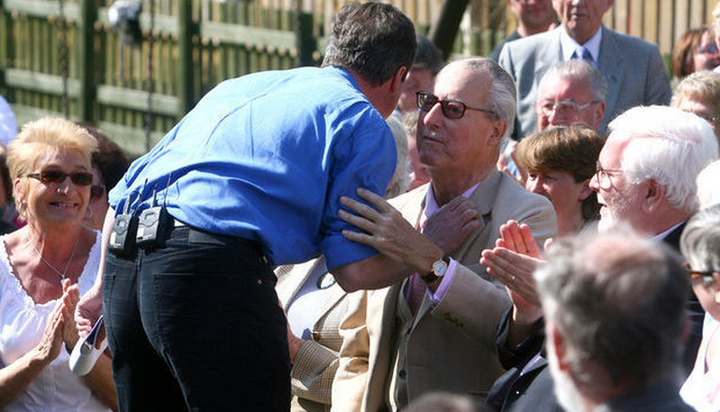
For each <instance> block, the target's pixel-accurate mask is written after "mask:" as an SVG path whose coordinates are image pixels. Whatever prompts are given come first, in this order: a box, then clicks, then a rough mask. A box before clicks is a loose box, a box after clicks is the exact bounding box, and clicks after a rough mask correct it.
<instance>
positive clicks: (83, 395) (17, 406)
mask: <svg viewBox="0 0 720 412" xmlns="http://www.w3.org/2000/svg"><path fill="white" fill-rule="evenodd" d="M100 249H101V237H100V233H99V232H98V233H97V237H96V239H95V244H94V245H93V247H92V249H90V255H89V256H88V260H87V263H85V267H84V268H83V272H82V273H81V274H80V278H79V279H78V287H79V289H80V296H82V295H84V294H85V293H86V292H87V291H88V290H89V289H90V288H91V287H92V286H93V284H94V283H95V277H96V276H97V270H98V265H99V264H100ZM58 280H59V279H58ZM56 303H57V299H55V300H51V301H49V302H47V303H44V304H41V305H38V304H35V302H34V301H33V300H32V298H31V297H30V296H28V294H27V293H26V292H25V289H23V287H22V285H21V284H20V281H19V280H18V278H17V277H15V275H13V271H12V266H10V261H9V259H8V254H7V248H6V245H5V236H2V237H0V367H5V366H6V365H10V364H11V363H13V362H15V361H16V360H18V359H19V358H20V357H21V356H23V355H24V354H26V353H27V352H28V351H30V349H32V348H33V347H35V346H36V345H37V344H38V343H40V341H41V339H42V336H43V332H44V331H45V325H46V323H47V320H48V318H49V317H50V313H51V312H52V310H53V308H54V307H55V304H56ZM69 358H70V355H69V354H68V352H67V350H65V345H63V349H62V350H61V351H60V355H58V357H57V358H56V359H55V360H53V361H52V363H50V364H49V365H48V366H46V367H45V369H43V371H42V372H41V373H40V375H39V376H38V377H37V378H36V379H35V380H33V381H32V382H31V383H30V385H28V386H27V388H25V390H24V391H23V392H22V393H21V394H20V395H19V396H18V397H17V398H15V400H14V401H13V402H12V403H11V404H10V405H8V406H7V407H6V408H5V409H4V411H6V412H16V411H23V412H25V411H27V412H31V411H32V412H35V411H44V412H65V411H67V412H70V411H73V412H74V411H82V412H94V411H98V412H99V411H103V412H106V411H109V409H108V408H106V407H105V406H103V405H102V403H100V401H99V400H98V399H97V398H95V396H93V394H92V392H91V391H90V389H89V388H88V387H87V385H86V384H85V383H84V382H83V380H82V379H81V378H79V377H78V376H76V375H75V374H73V373H72V371H70V367H69V366H68V360H69Z"/></svg>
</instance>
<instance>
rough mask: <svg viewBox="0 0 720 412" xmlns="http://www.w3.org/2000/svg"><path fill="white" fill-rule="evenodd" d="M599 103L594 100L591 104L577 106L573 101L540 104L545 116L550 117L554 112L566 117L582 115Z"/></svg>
mask: <svg viewBox="0 0 720 412" xmlns="http://www.w3.org/2000/svg"><path fill="white" fill-rule="evenodd" d="M597 102H598V100H593V101H591V102H589V103H585V104H577V103H575V102H574V101H572V100H563V101H561V102H556V101H554V100H543V101H542V103H540V110H542V113H543V114H544V115H545V116H550V115H552V114H553V112H555V113H558V114H562V115H564V116H577V115H578V114H580V111H582V110H585V109H587V108H588V107H590V106H592V105H593V104H595V103H597Z"/></svg>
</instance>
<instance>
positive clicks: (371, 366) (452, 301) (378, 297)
mask: <svg viewBox="0 0 720 412" xmlns="http://www.w3.org/2000/svg"><path fill="white" fill-rule="evenodd" d="M428 187H429V185H424V186H421V187H419V188H417V189H415V190H413V191H411V192H409V193H407V194H405V195H403V196H400V197H398V198H396V199H393V200H392V201H391V203H393V205H394V206H395V207H397V208H398V209H399V210H400V211H401V212H402V214H403V216H404V217H405V219H407V220H408V221H409V222H417V221H418V217H419V216H420V214H421V213H423V210H424V203H425V197H426V194H427V190H428ZM471 200H472V201H473V202H474V203H475V204H476V205H477V207H478V210H479V212H480V215H481V216H482V219H481V221H482V224H481V227H480V228H479V229H478V230H476V231H475V232H473V233H472V234H470V236H468V238H467V239H466V240H465V242H464V243H463V244H462V246H460V247H459V248H458V249H457V250H455V251H452V252H451V256H452V257H453V258H454V259H455V260H457V261H458V263H460V264H459V265H457V269H456V271H455V274H454V277H453V279H452V283H451V284H450V286H449V288H448V289H447V291H446V292H445V294H444V296H443V297H442V299H441V300H440V302H438V303H437V304H433V303H432V301H431V299H430V297H429V295H427V294H425V297H424V299H423V302H422V304H421V306H420V309H419V310H418V313H417V316H416V317H415V319H414V322H413V326H412V328H411V330H409V331H407V332H406V333H407V334H408V336H407V362H406V369H407V370H405V371H403V372H402V375H404V379H406V380H407V391H408V399H409V401H410V402H411V401H412V400H414V399H416V398H417V397H419V396H420V395H422V394H424V393H426V392H429V391H437V390H444V391H451V392H457V393H465V394H471V395H473V396H477V397H483V398H484V397H485V396H486V394H487V391H488V390H489V389H490V387H491V386H492V384H493V382H494V381H495V379H496V378H497V377H499V376H500V375H501V373H502V372H503V370H502V367H501V366H500V364H499V362H498V360H497V357H496V355H495V339H496V336H497V326H498V323H499V321H500V318H501V315H502V314H503V312H504V311H505V310H506V309H508V308H509V306H510V300H509V298H508V296H507V294H506V292H505V289H504V287H503V286H502V285H501V284H500V283H499V282H497V281H495V280H494V279H493V278H492V277H491V276H490V275H488V274H487V273H486V271H485V268H484V267H483V266H482V265H480V263H479V259H480V252H481V251H482V250H484V249H486V248H492V247H493V246H494V244H495V240H496V239H497V238H498V237H499V228H500V225H501V224H503V223H505V222H507V221H508V220H509V219H515V220H517V221H518V222H521V223H527V224H528V225H529V226H530V227H531V228H532V231H533V233H534V235H535V237H536V239H537V240H538V242H539V244H541V245H542V244H543V241H544V240H545V239H546V238H548V237H553V236H555V234H556V232H557V222H556V219H555V212H554V210H553V207H552V204H551V203H550V202H549V201H548V200H547V199H545V198H544V197H542V196H539V195H536V194H533V193H530V192H528V191H526V190H525V189H524V188H522V187H521V186H520V185H519V184H518V183H517V182H516V181H514V180H513V179H512V178H511V177H509V176H508V175H506V174H505V173H501V172H498V171H493V172H491V174H490V175H489V176H488V177H487V178H485V179H484V180H483V181H482V182H481V183H480V184H479V185H478V187H477V189H476V190H475V192H474V193H473V194H472V196H471ZM404 284H405V282H401V283H399V284H396V285H393V286H390V287H388V288H384V289H380V290H376V291H360V292H356V293H353V294H351V295H349V296H350V298H351V302H350V309H349V312H348V316H347V317H346V318H345V319H344V320H343V324H342V325H341V334H342V335H343V345H342V348H341V350H340V366H339V369H338V372H337V374H336V376H335V382H334V383H333V408H332V410H333V411H359V410H362V411H371V412H376V411H384V410H389V408H390V406H389V405H387V403H386V400H387V399H388V391H389V389H388V388H390V387H391V384H392V382H391V380H394V381H395V382H396V383H398V384H402V379H403V378H398V377H397V376H393V377H392V378H391V377H390V374H391V370H392V368H393V364H394V362H395V357H396V352H394V348H395V342H394V339H395V336H396V332H397V331H396V330H395V329H394V324H395V319H396V307H397V303H398V299H404V296H403V293H402V289H403V285H404ZM397 406H398V407H403V406H404V405H397Z"/></svg>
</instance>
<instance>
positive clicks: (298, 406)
mask: <svg viewBox="0 0 720 412" xmlns="http://www.w3.org/2000/svg"><path fill="white" fill-rule="evenodd" d="M316 270H319V271H322V272H323V273H325V272H327V266H326V264H325V258H324V257H320V258H317V259H313V260H310V261H308V262H305V263H302V264H298V265H287V266H281V267H279V268H278V269H276V271H275V273H276V274H277V276H278V283H277V286H276V287H275V289H276V291H277V294H278V298H279V299H280V301H281V302H282V305H283V309H284V310H287V309H288V303H289V302H291V301H292V299H293V298H294V297H295V295H296V294H297V293H298V291H300V288H301V287H302V286H303V284H305V282H306V281H307V279H308V277H309V276H310V274H311V273H312V272H313V271H316ZM347 308H348V299H347V293H345V291H344V290H342V288H341V287H340V286H339V285H338V284H334V285H333V286H332V287H330V289H329V290H328V295H327V296H326V298H325V301H324V302H322V303H321V304H320V307H319V310H318V311H317V314H316V315H315V319H314V322H315V323H314V325H313V328H312V340H308V341H305V342H304V343H303V344H302V346H300V349H299V350H298V352H297V354H296V355H295V360H294V362H293V367H292V371H291V375H290V377H291V383H292V393H293V404H292V411H293V412H295V411H329V410H330V399H331V387H332V382H333V378H334V377H335V371H336V370H337V367H338V351H339V350H340V345H341V343H342V337H341V336H340V332H339V328H340V322H341V321H342V319H343V318H344V317H345V314H346V313H347Z"/></svg>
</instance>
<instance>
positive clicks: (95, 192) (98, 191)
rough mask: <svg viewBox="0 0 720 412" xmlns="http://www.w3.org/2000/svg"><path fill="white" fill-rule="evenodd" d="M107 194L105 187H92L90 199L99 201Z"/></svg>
mask: <svg viewBox="0 0 720 412" xmlns="http://www.w3.org/2000/svg"><path fill="white" fill-rule="evenodd" d="M104 194H105V186H103V185H92V186H90V199H92V200H97V199H100V198H101V197H103V195H104Z"/></svg>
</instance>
